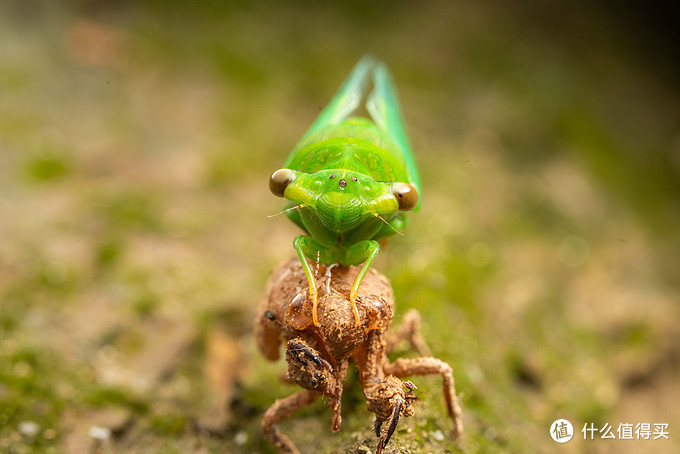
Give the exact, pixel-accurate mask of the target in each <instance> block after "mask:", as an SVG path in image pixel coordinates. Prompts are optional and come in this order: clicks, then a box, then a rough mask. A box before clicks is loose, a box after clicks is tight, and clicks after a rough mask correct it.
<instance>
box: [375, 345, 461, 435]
mask: <svg viewBox="0 0 680 454" xmlns="http://www.w3.org/2000/svg"><path fill="white" fill-rule="evenodd" d="M383 369H384V371H385V374H389V375H394V376H395V377H399V378H401V377H408V376H412V375H435V374H439V375H441V376H442V379H443V387H444V397H445V399H446V409H447V410H448V413H449V416H450V417H451V419H452V420H453V438H455V439H458V438H460V436H461V435H462V434H463V419H462V415H463V410H461V408H460V404H459V403H458V397H456V388H455V383H454V379H453V371H452V370H451V366H449V365H448V364H446V363H445V362H444V361H442V360H440V359H437V358H433V357H431V356H425V357H421V358H413V359H404V358H399V359H397V360H396V361H394V362H393V363H388V364H385V365H384V367H383Z"/></svg>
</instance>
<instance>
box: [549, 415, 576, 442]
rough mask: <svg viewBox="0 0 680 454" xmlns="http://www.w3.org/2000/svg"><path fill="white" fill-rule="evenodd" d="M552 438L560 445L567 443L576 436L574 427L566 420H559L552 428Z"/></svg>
mask: <svg viewBox="0 0 680 454" xmlns="http://www.w3.org/2000/svg"><path fill="white" fill-rule="evenodd" d="M550 436H551V437H552V439H553V440H555V441H556V442H558V443H566V442H568V441H569V440H571V437H573V436H574V426H572V425H571V423H570V422H569V421H567V420H566V419H558V420H557V421H555V422H554V423H552V425H551V426H550Z"/></svg>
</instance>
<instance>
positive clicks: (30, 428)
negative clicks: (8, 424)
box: [18, 421, 40, 437]
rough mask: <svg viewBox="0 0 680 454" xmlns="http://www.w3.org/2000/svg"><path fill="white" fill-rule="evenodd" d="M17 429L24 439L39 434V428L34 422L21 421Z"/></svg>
mask: <svg viewBox="0 0 680 454" xmlns="http://www.w3.org/2000/svg"><path fill="white" fill-rule="evenodd" d="M18 428H19V432H20V433H21V435H24V436H25V437H35V436H36V435H37V434H38V432H40V426H39V425H38V423H37V422H34V421H21V422H20V423H19V427H18Z"/></svg>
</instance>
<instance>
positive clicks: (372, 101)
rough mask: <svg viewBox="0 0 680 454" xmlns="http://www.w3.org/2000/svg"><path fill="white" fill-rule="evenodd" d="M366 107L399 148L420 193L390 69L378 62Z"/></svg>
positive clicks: (414, 184)
mask: <svg viewBox="0 0 680 454" xmlns="http://www.w3.org/2000/svg"><path fill="white" fill-rule="evenodd" d="M366 109H367V110H368V112H369V113H370V114H371V117H372V118H373V121H375V123H376V124H377V125H378V127H379V128H381V129H383V130H384V131H385V132H387V135H388V136H389V137H390V139H392V141H393V142H394V143H395V144H396V145H397V146H398V147H399V148H400V151H401V154H402V155H401V156H400V158H401V160H402V161H403V162H404V165H405V166H406V172H407V173H408V176H409V178H410V179H411V181H409V183H411V184H412V185H413V186H415V188H416V190H417V191H418V192H419V193H420V189H421V186H420V177H419V176H418V168H417V167H416V161H415V158H414V157H413V151H411V145H409V141H408V137H407V136H406V128H405V127H404V119H403V117H402V115H401V109H400V107H399V99H398V98H397V92H396V91H395V89H394V84H393V83H392V76H390V71H389V70H388V69H387V66H385V65H384V64H383V63H381V62H378V63H377V64H376V66H375V69H374V71H373V92H372V93H371V94H370V95H369V97H368V101H367V102H366Z"/></svg>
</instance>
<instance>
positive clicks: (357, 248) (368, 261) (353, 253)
mask: <svg viewBox="0 0 680 454" xmlns="http://www.w3.org/2000/svg"><path fill="white" fill-rule="evenodd" d="M379 252H380V245H379V244H378V242H377V241H375V240H365V241H360V242H358V243H356V244H354V245H352V246H351V247H349V248H348V249H347V251H346V252H345V257H344V259H345V261H346V262H347V263H361V262H364V265H363V266H362V267H361V270H360V271H359V274H357V277H356V278H355V279H354V282H353V283H352V288H351V289H350V292H349V301H350V303H352V311H354V322H355V325H356V326H359V325H360V322H359V310H358V309H357V305H356V298H357V295H358V294H359V286H361V282H362V281H363V280H364V277H366V273H368V270H369V269H370V268H371V265H372V264H373V261H374V260H375V258H376V257H377V256H378V253H379Z"/></svg>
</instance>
